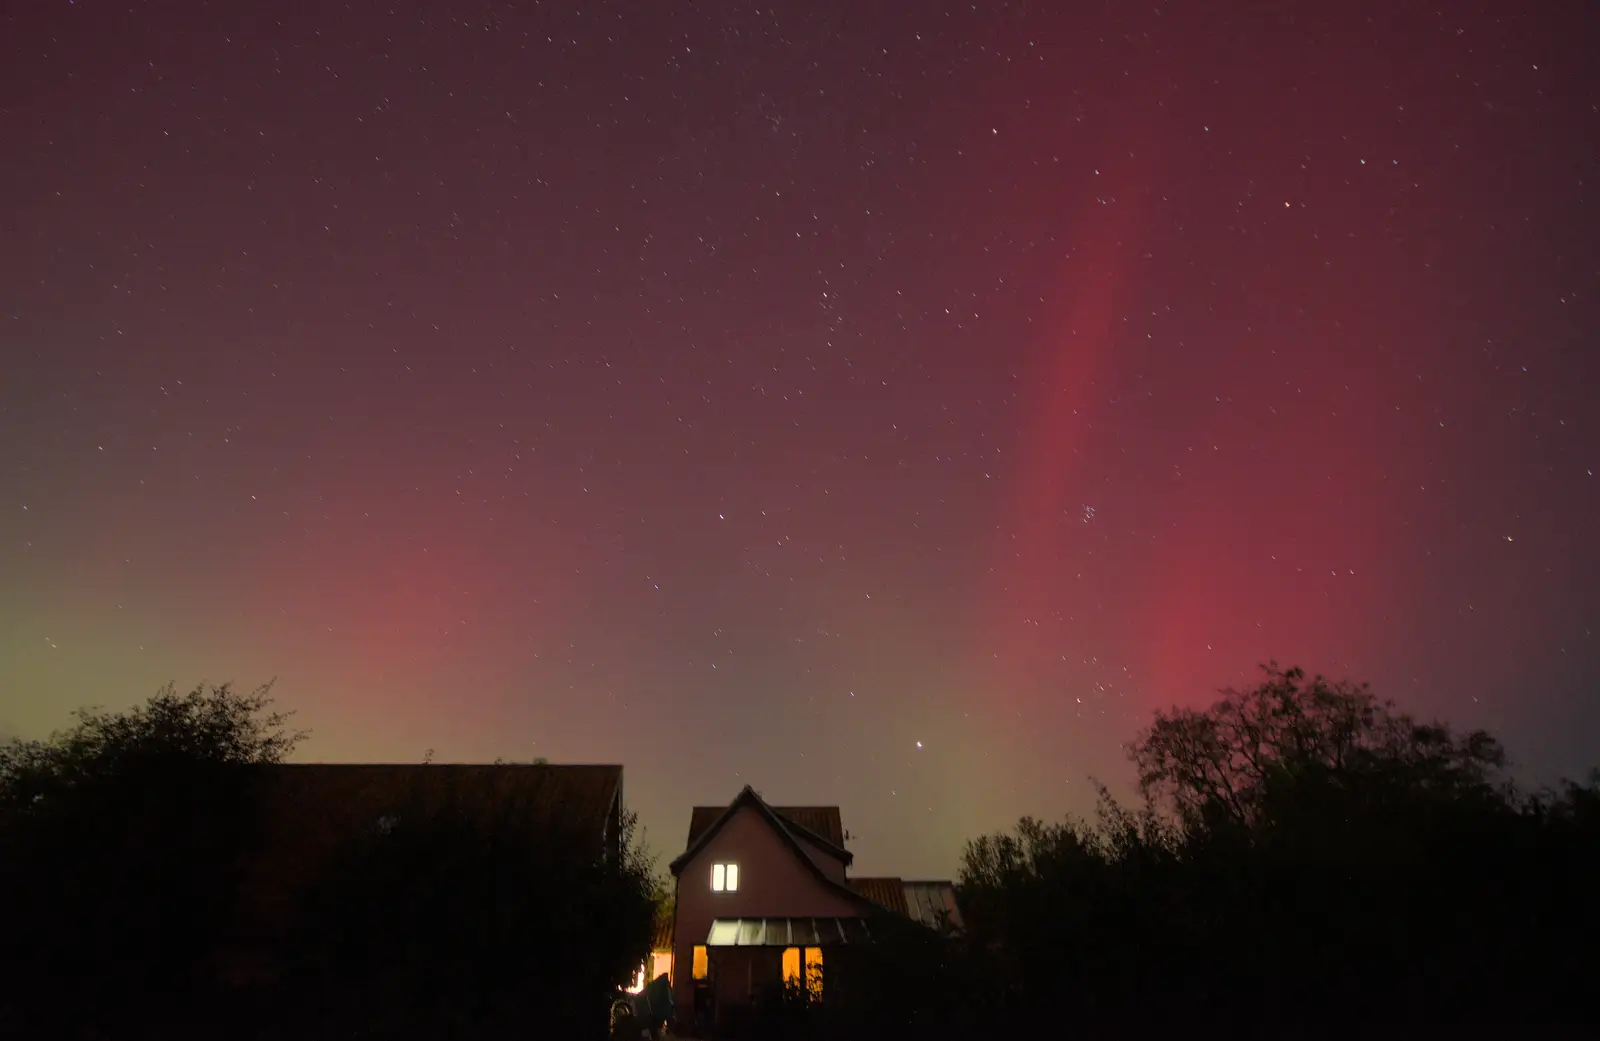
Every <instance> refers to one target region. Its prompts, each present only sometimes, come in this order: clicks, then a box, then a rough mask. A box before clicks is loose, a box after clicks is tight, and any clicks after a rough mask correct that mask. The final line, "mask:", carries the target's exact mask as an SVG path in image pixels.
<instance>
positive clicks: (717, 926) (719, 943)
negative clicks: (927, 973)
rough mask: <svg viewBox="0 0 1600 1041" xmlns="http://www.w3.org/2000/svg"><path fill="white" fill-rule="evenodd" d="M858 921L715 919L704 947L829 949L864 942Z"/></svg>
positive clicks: (864, 927)
mask: <svg viewBox="0 0 1600 1041" xmlns="http://www.w3.org/2000/svg"><path fill="white" fill-rule="evenodd" d="M871 939H872V937H871V935H870V934H868V932H867V923H866V920H865V919H862V918H716V919H713V920H712V922H711V932H710V934H709V935H707V936H706V946H707V947H830V946H834V945H837V944H841V943H866V942H868V941H869V940H871Z"/></svg>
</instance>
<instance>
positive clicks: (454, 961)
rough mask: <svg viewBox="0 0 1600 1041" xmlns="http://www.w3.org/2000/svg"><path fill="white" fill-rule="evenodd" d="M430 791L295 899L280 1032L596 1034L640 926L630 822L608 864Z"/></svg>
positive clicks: (514, 808) (639, 952)
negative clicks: (295, 925) (297, 923)
mask: <svg viewBox="0 0 1600 1041" xmlns="http://www.w3.org/2000/svg"><path fill="white" fill-rule="evenodd" d="M438 794H439V793H438V791H437V788H435V787H430V790H429V792H428V796H427V797H426V798H424V797H423V796H422V794H421V793H420V792H419V793H418V794H417V796H416V797H415V798H413V799H411V800H408V801H402V802H401V803H400V804H399V805H398V807H397V810H396V812H395V813H394V814H393V815H392V816H391V817H388V818H386V819H385V820H384V821H382V822H380V823H379V824H378V825H377V826H374V827H373V828H372V829H371V830H370V831H369V832H368V833H367V834H365V835H361V836H357V837H354V839H353V841H352V842H351V844H350V845H349V846H348V848H347V849H346V850H345V851H344V853H343V855H342V856H340V857H339V858H338V859H337V861H336V862H335V863H334V864H332V865H331V866H330V868H329V870H327V871H326V872H324V873H322V874H320V875H319V876H318V877H317V879H316V880H315V882H314V884H313V885H312V886H311V887H310V888H309V889H308V890H307V891H306V892H305V893H303V894H302V898H301V901H300V903H301V904H302V906H303V907H304V909H305V912H306V917H305V919H304V922H303V925H302V928H301V930H300V931H299V933H298V934H297V936H296V937H295V940H294V944H293V957H294V968H293V971H292V973H291V975H290V976H289V977H288V979H286V981H285V984H286V986H285V988H284V993H285V995H286V997H285V999H284V1000H282V1001H280V1002H279V1006H280V1007H281V1008H284V1009H292V1011H291V1013H290V1015H289V1016H288V1017H287V1022H286V1025H287V1027H288V1029H286V1030H285V1035H286V1036H287V1035H289V1034H293V1035H294V1036H307V1033H308V1031H309V1032H310V1033H311V1034H312V1035H314V1036H318V1037H324V1036H325V1037H344V1038H349V1037H370V1038H397V1039H398V1038H419V1039H420V1038H437V1037H509V1036H525V1035H530V1034H537V1035H543V1036H561V1037H575V1038H581V1037H600V1036H604V1034H605V1032H606V1027H607V1022H608V1012H609V1006H610V1003H611V1000H612V998H613V996H614V995H615V993H616V991H617V988H618V987H619V985H620V984H622V983H623V982H625V981H626V980H628V979H629V978H631V977H632V975H633V971H634V969H636V968H637V966H638V965H639V964H640V963H641V962H642V961H644V960H645V956H646V955H647V954H648V953H649V950H650V938H651V932H652V927H653V921H654V915H655V897H656V892H655V888H656V887H655V882H654V880H653V878H652V876H651V871H650V867H651V865H650V863H649V862H648V860H647V859H646V858H644V857H643V855H642V854H641V853H640V852H639V849H638V846H637V844H636V843H635V842H634V841H633V829H634V822H633V821H632V820H631V819H629V820H628V821H627V822H626V824H625V835H624V837H623V843H622V846H623V851H624V853H623V856H622V858H621V860H620V861H616V860H608V859H605V858H604V857H602V856H601V855H600V851H598V850H592V849H591V847H592V845H593V840H592V837H585V836H581V835H577V834H568V833H565V832H563V831H562V830H561V829H560V828H559V827H558V826H556V825H552V824H550V823H540V821H541V817H542V815H541V814H539V813H538V812H536V810H537V808H535V807H525V806H521V805H519V803H518V801H517V800H516V799H515V798H510V799H506V800H504V801H503V802H501V803H499V804H497V805H492V806H484V805H481V804H478V803H474V802H468V801H467V800H465V799H463V798H461V797H458V796H452V795H451V794H450V793H446V797H445V798H444V799H443V800H442V801H441V800H440V799H439V798H438Z"/></svg>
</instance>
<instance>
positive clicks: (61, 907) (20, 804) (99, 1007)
mask: <svg viewBox="0 0 1600 1041" xmlns="http://www.w3.org/2000/svg"><path fill="white" fill-rule="evenodd" d="M271 706H272V698H271V685H270V684H269V685H267V686H263V687H260V688H257V689H256V690H254V691H252V692H250V693H239V692H238V691H235V690H234V689H233V687H232V686H230V685H228V684H221V685H214V686H205V685H201V686H197V687H195V688H194V689H193V690H191V691H189V692H188V693H186V694H179V693H178V692H177V691H176V689H175V688H174V687H173V686H171V685H169V686H167V687H165V688H163V689H162V690H161V691H159V692H158V693H157V694H156V695H155V696H154V697H152V698H151V699H150V700H149V701H148V702H146V703H145V704H143V705H140V706H137V707H135V708H133V709H131V710H129V711H126V712H121V713H111V712H106V711H103V710H99V709H83V710H80V711H79V712H77V713H76V714H75V722H74V725H73V726H72V727H70V728H69V729H67V730H65V731H63V732H60V733H57V734H55V735H53V736H52V737H50V738H49V739H47V740H42V741H38V740H31V741H30V740H21V739H12V740H10V741H8V742H6V743H4V744H3V745H0V892H5V893H8V894H12V897H13V899H12V910H11V913H10V920H9V921H8V922H7V931H8V933H9V935H10V936H11V937H13V938H14V941H12V942H8V943H6V944H5V945H3V946H4V949H5V951H6V960H7V964H6V965H5V966H4V967H3V968H0V979H3V981H4V986H5V988H6V990H5V991H4V992H0V1017H4V1018H0V1022H9V1023H10V1024H11V1025H12V1026H13V1027H18V1028H21V1029H29V1028H37V1029H43V1027H41V1024H42V1023H47V1024H48V1030H49V1032H51V1033H52V1034H54V1035H55V1036H62V1037H70V1036H73V1035H74V1034H76V1033H78V1032H81V1031H86V1030H90V1029H95V1030H101V1031H108V1030H110V1029H111V1027H112V1026H113V1025H125V1024H127V1023H130V1022H151V1021H153V1020H155V1019H160V1018H161V1017H163V1016H167V1015H170V1014H171V1013H172V1010H174V1009H192V1008H194V1007H195V1006H196V1004H197V1003H203V1002H204V1000H205V997H206V994H207V992H208V986H209V958H210V956H211V953H212V952H213V951H214V950H215V947H216V942H217V940H218V934H219V930H220V929H222V928H224V925H223V923H224V922H225V920H226V913H225V909H226V907H227V906H228V904H229V903H230V902H231V900H232V899H233V896H234V892H235V881H236V879H235V874H234V872H235V868H236V865H237V863H238V859H239V854H240V852H241V850H242V849H243V848H244V846H243V844H244V843H245V842H247V841H248V837H249V835H250V832H251V826H252V819H251V813H250V801H249V798H248V793H247V791H246V790H245V786H244V785H243V784H242V783H241V782H242V777H241V772H240V771H239V770H237V769H236V768H237V767H239V766H242V765H246V764H259V763H275V762H279V761H281V760H282V759H283V758H284V757H285V756H286V755H288V754H289V752H290V751H292V750H293V748H294V747H295V745H296V744H297V743H298V742H299V741H300V740H301V739H302V738H303V737H304V734H303V733H301V732H296V731H292V730H290V729H288V722H289V714H288V713H285V712H277V711H274V710H273V709H272V707H271ZM19 896H20V897H22V898H21V899H17V897H19Z"/></svg>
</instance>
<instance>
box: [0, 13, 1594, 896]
mask: <svg viewBox="0 0 1600 1041" xmlns="http://www.w3.org/2000/svg"><path fill="white" fill-rule="evenodd" d="M1585 7H1586V5H1585V4H1583V3H1581V2H1579V0H1571V2H1561V0H1551V2H1548V3H1539V4H1526V3H1517V4H1511V3H1503V4H1489V3H1482V2H1478V0H1462V2H1451V3H1447V4H1420V3H1414V2H1409V0H1340V2H1338V3H1324V4H1313V3H1300V2H1265V0H1262V2H1239V3H1214V2H1198V0H1196V2H1183V3H1159V2H1157V0H1152V2H1150V3H1144V4H1132V3H1115V2H1111V3H1108V2H1095V3H1081V4H1079V3H1073V4H1067V3H1060V4H1055V3H1038V2H1021V0H1013V2H1009V3H1003V2H995V3H990V2H977V3H970V4H952V3H941V2H935V0H925V2H922V0H919V2H909V0H900V2H898V3H874V2H863V0H809V2H805V3H799V2H782V3H776V2H774V3H762V4H756V3H748V2H740V3H734V2H720V0H719V2H704V3H694V4H690V3H679V2H661V3H648V4H646V3H607V2H580V0H565V2H561V3H548V2H544V3H536V2H534V0H526V2H519V3H500V4H490V3H481V2H463V3H452V4H448V5H446V4H417V3H410V4H398V5H396V4H393V3H383V4H372V3H366V2H362V0H353V2H351V3H349V4H344V5H337V6H335V5H325V4H301V5H296V4H289V5H259V4H230V3H199V2H194V0H172V2H164V3H160V4H142V3H133V4H130V3H127V2H123V3H118V4H108V3H98V2H92V0H79V2H75V3H73V2H66V0H52V2H44V0H24V2H22V3H17V4H10V5H7V7H6V11H5V14H4V16H3V18H4V20H3V22H0V83H3V87H0V135H3V139H4V141H5V142H6V145H5V148H6V155H7V158H6V160H5V162H3V163H0V242H3V248H0V732H3V733H10V734H21V735H27V736H34V735H42V734H45V733H47V732H49V731H50V730H51V729H53V728H56V727H59V726H61V725H63V724H65V723H66V722H67V721H68V715H67V713H68V712H69V710H70V709H71V708H73V707H74V706H77V705H81V704H85V703H97V704H102V705H106V706H108V707H112V708H118V707H123V706H127V705H131V704H133V703H135V702H137V701H140V700H143V699H144V698H146V697H148V696H149V695H150V694H151V693H153V692H154V691H155V690H156V688H157V687H158V686H160V685H161V684H163V683H165V682H167V681H169V680H173V681H176V682H177V683H178V684H179V686H180V687H184V686H190V685H193V684H194V683H196V682H198V681H199V680H201V679H208V680H213V681H221V680H233V681H235V682H236V683H237V684H239V685H241V686H245V687H250V686H254V685H255V684H258V683H260V682H263V681H265V680H267V679H270V678H272V677H277V684H278V685H277V688H276V691H277V695H278V698H279V700H280V703H281V704H282V705H284V706H286V707H291V708H295V709H297V710H298V712H299V716H298V722H299V723H301V724H303V725H305V726H307V727H310V728H311V729H312V730H313V731H314V735H313V737H312V739H311V741H310V742H309V743H308V744H307V745H305V746H304V748H303V749H302V752H301V756H302V757H303V758H308V759H318V760H359V761H364V760H385V761H415V760H419V759H421V758H422V757H423V755H424V754H425V753H426V752H427V751H429V750H430V749H431V750H432V751H433V753H434V756H435V758H436V759H438V760H441V761H487V760H492V759H494V758H496V757H506V758H510V759H529V758H532V757H535V756H546V757H548V758H550V759H551V760H552V761H557V762H561V761H604V762H621V763H624V764H625V765H626V769H627V788H628V799H629V801H630V803H631V804H632V805H633V806H634V807H635V808H637V809H638V810H639V811H640V813H641V815H642V818H643V823H644V824H645V826H646V828H647V829H648V833H649V837H650V841H651V843H652V844H653V845H654V846H655V847H657V848H658V849H660V850H661V851H662V852H664V853H668V854H670V853H674V852H676V851H677V850H678V849H680V848H681V845H682V841H683V835H684V833H685V831H686V828H687V825H688V815H689V807H690V806H691V805H692V804H694V803H716V802H726V801H728V800H731V799H732V798H733V796H734V795H735V794H736V793H737V791H738V790H739V788H740V787H741V786H743V785H744V784H746V783H750V784H754V785H755V786H756V788H757V789H758V790H760V791H761V792H762V793H763V794H765V795H766V796H768V797H769V799H771V800H773V801H775V802H779V803H839V804H841V805H842V806H843V810H844V820H845V825H846V827H847V828H848V829H849V830H850V832H851V833H852V834H853V835H854V836H855V838H854V841H853V843H852V846H853V848H854V849H855V851H856V853H857V862H856V863H857V868H858V870H859V871H861V872H863V873H884V874H904V875H906V876H908V877H909V876H918V875H922V876H927V875H949V874H950V873H951V872H953V871H954V870H955V867H956V859H957V855H958V852H959V849H960V845H961V842H962V840H963V839H965V838H967V837H969V836H975V835H977V834H980V833H982V832H984V831H988V830H994V829H998V828H1001V827H1005V826H1007V825H1009V824H1010V823H1012V822H1013V821H1014V820H1015V819H1016V817H1017V816H1018V815H1020V814H1023V813H1033V814H1037V815H1042V816H1047V817H1051V818H1057V817H1059V816H1061V815H1062V814H1064V813H1066V812H1069V811H1075V812H1081V811H1085V810H1087V809H1089V808H1090V807H1091V806H1092V801H1093V800H1092V790H1091V787H1090V778H1091V777H1099V778H1102V779H1104V780H1106V781H1108V782H1110V783H1111V784H1112V786H1113V788H1114V789H1116V790H1118V791H1125V790H1126V789H1127V786H1128V785H1129V783H1130V779H1131V773H1130V770H1129V768H1128V767H1127V765H1126V761H1125V758H1124V752H1123V748H1122V744H1123V742H1125V741H1127V740H1129V739H1130V738H1131V737H1132V736H1133V735H1134V734H1135V733H1136V731H1137V730H1138V728H1139V727H1140V726H1141V725H1143V724H1144V723H1145V722H1146V721H1147V720H1148V718H1149V715H1150V713H1151V712H1152V710H1154V709H1155V708H1157V707H1161V706H1167V705H1171V704H1174V703H1183V704H1195V705H1199V704H1203V703H1206V702H1207V701H1208V700H1209V699H1210V697H1211V692H1212V691H1214V690H1215V689H1216V688H1218V687H1220V686H1223V685H1227V684H1241V683H1245V682H1248V681H1249V680H1250V679H1251V678H1252V674H1253V670H1254V667H1255V665H1256V664H1257V663H1259V662H1262V661H1265V660H1267V659H1270V658H1276V659H1278V660H1279V661H1281V662H1284V663H1285V664H1288V663H1299V664H1302V665H1304V666H1306V667H1307V668H1309V669H1311V670H1314V671H1316V670H1320V671H1324V672H1327V673H1329V674H1330V675H1334V676H1338V677H1344V676H1349V677H1351V678H1354V679H1358V680H1369V681H1371V682H1372V683H1373V684H1374V685H1375V687H1376V688H1377V689H1378V690H1379V692H1381V693H1383V694H1386V695H1389V696H1392V697H1395V698H1397V699H1399V700H1400V701H1401V703H1402V704H1403V705H1405V706H1407V707H1410V708H1412V709H1414V710H1416V711H1418V712H1420V713H1422V714H1425V715H1432V714H1438V715H1443V716H1445V717H1447V718H1448V719H1450V720H1452V721H1454V722H1456V723H1457V724H1460V725H1472V726H1480V725H1481V726H1487V727H1490V728H1492V729H1493V730H1495V731H1496V732H1497V733H1499V734H1500V735H1501V736H1502V738H1503V739H1504V740H1505V741H1506V742H1507V744H1508V746H1509V748H1510V751H1511V753H1512V756H1513V758H1514V759H1516V760H1517V762H1519V763H1520V764H1521V765H1522V768H1523V769H1524V770H1525V771H1528V772H1529V773H1531V774H1532V775H1535V776H1538V777H1541V778H1544V777H1554V776H1556V775H1558V774H1560V773H1563V772H1565V773H1571V772H1574V771H1577V770H1580V769H1583V768H1585V767H1586V766H1587V765H1589V764H1590V763H1592V762H1595V761H1600V697H1597V695H1600V647H1597V640H1596V630H1597V628H1600V546H1597V540H1596V525H1595V522H1594V517H1595V515H1596V513H1597V512H1600V479H1597V478H1596V477H1595V470H1596V468H1600V433H1597V430H1596V423H1597V421H1600V420H1597V417H1596V415H1595V411H1594V409H1595V403H1596V401H1597V400H1600V394H1597V391H1600V385H1597V380H1600V374H1597V372H1596V360H1595V353H1596V352H1595V345H1596V340H1597V335H1600V295H1597V294H1600V221H1597V216H1600V215H1597V205H1600V199H1597V190H1600V144H1597V143H1600V108H1597V105H1600V76H1597V74H1596V73H1595V72H1593V71H1590V70H1589V69H1586V67H1585V66H1586V64H1588V63H1589V60H1590V58H1591V57H1592V55H1593V54H1594V53H1600V32H1597V30H1596V28H1595V23H1594V22H1593V21H1592V20H1589V19H1587V18H1586V11H1585Z"/></svg>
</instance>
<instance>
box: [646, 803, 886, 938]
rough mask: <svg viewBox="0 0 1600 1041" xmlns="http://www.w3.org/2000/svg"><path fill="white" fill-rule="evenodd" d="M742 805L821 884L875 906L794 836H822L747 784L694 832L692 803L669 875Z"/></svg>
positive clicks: (854, 900)
mask: <svg viewBox="0 0 1600 1041" xmlns="http://www.w3.org/2000/svg"><path fill="white" fill-rule="evenodd" d="M744 807H749V808H751V809H753V810H755V811H756V812H757V813H758V814H759V815H760V816H761V817H762V819H763V820H765V821H766V822H767V824H768V826H769V827H771V828H772V830H773V832H774V833H776V834H777V836H778V838H779V839H780V840H782V842H783V844H784V845H786V846H788V847H789V849H790V851H791V852H792V853H794V855H795V856H796V857H798V858H800V862H801V863H802V864H804V865H805V867H806V869H807V870H808V871H809V872H810V873H811V875H812V877H814V878H815V879H816V880H817V881H818V882H820V883H821V884H822V886H823V888H825V889H830V890H832V891H833V892H835V893H837V894H838V895H840V896H842V897H844V898H845V899H846V900H848V901H850V902H851V903H853V904H855V905H856V906H857V907H860V908H862V909H863V910H868V911H870V910H876V909H878V905H877V904H874V903H873V902H872V901H871V900H868V899H866V898H865V897H863V896H862V895H861V894H860V893H857V892H856V891H855V890H853V889H851V888H850V887H849V886H846V885H843V884H841V883H839V882H836V881H834V880H833V879H832V878H830V877H828V875H827V874H826V873H825V872H824V871H823V870H822V869H821V868H820V867H818V866H817V862H816V861H814V860H812V859H811V855H810V854H809V853H807V852H806V849H805V847H804V846H802V845H801V844H800V839H799V838H797V837H796V834H797V833H802V834H806V835H807V837H808V838H811V839H815V840H821V841H823V842H825V843H826V840H825V839H823V838H822V836H820V835H814V834H810V833H809V832H808V831H807V829H804V828H801V827H800V826H799V825H797V824H795V823H794V822H792V821H789V820H787V819H785V818H784V817H782V816H780V815H779V813H778V811H777V810H775V809H774V808H773V807H771V806H768V805H767V803H766V800H764V799H762V798H761V796H760V795H757V794H756V790H755V789H754V788H752V787H750V786H749V785H745V786H744V790H743V791H741V792H740V793H739V794H738V795H737V796H735V797H734V800H733V802H731V803H729V804H728V805H727V806H725V807H722V808H721V809H720V810H719V811H718V812H717V815H716V818H715V819H714V820H712V821H711V822H710V823H709V824H707V825H706V826H704V827H702V828H700V829H698V833H697V832H696V829H695V828H694V826H693V823H692V818H693V817H694V816H698V815H699V814H700V811H701V810H702V809H703V808H704V807H699V806H697V807H695V812H694V814H692V815H691V826H690V836H691V841H690V843H689V846H688V848H687V849H685V850H684V851H683V852H682V853H680V854H679V855H678V858H677V859H676V860H674V861H673V862H672V863H671V864H669V865H668V868H669V870H671V872H672V873H673V875H677V874H678V873H679V872H680V871H682V870H683V868H684V866H685V865H686V864H688V863H689V861H690V860H692V859H694V856H695V854H697V853H699V852H700V851H701V850H702V849H704V848H705V847H706V845H707V844H708V843H710V841H711V840H712V839H713V838H715V837H716V834H717V832H719V831H721V830H722V827H723V825H725V824H727V823H728V821H730V820H732V819H733V815H734V814H736V813H738V812H739V810H740V809H742V808H744ZM833 810H834V812H835V813H837V812H838V807H833ZM830 845H831V843H830ZM837 852H838V853H840V854H842V855H843V858H844V860H845V863H847V864H848V863H849V862H850V861H849V857H850V854H849V852H847V851H846V850H843V849H838V850H837Z"/></svg>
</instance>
